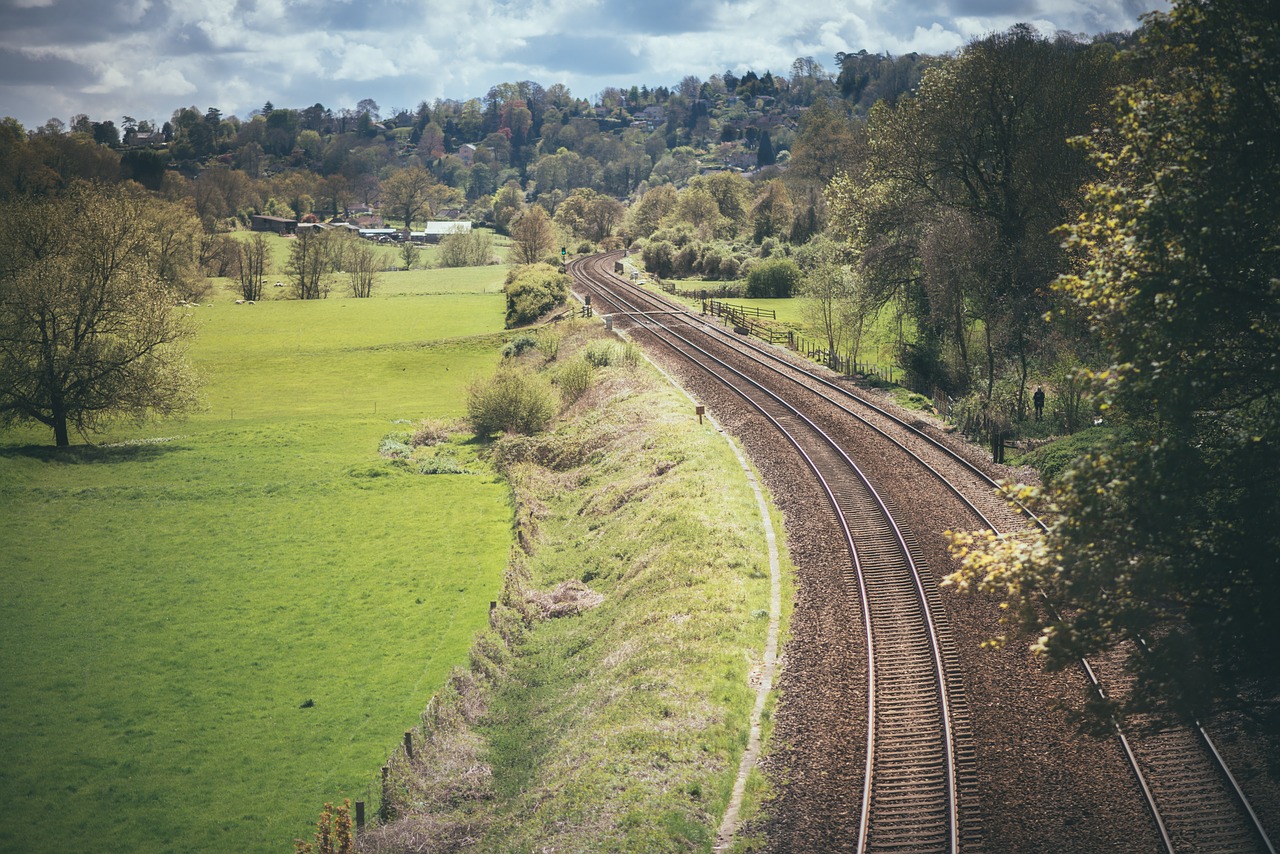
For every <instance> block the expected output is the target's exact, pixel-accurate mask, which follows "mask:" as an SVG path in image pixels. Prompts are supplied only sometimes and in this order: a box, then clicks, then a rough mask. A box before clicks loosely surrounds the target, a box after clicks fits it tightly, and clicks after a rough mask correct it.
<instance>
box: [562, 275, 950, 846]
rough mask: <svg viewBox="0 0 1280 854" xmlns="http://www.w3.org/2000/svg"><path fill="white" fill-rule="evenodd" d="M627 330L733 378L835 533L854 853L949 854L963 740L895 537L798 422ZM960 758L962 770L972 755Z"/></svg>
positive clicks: (648, 326)
mask: <svg viewBox="0 0 1280 854" xmlns="http://www.w3.org/2000/svg"><path fill="white" fill-rule="evenodd" d="M597 263H598V262H597ZM583 266H584V265H583V264H582V263H581V262H579V264H578V266H577V267H575V270H577V271H578V272H579V273H583V274H586V275H592V274H594V275H597V276H598V275H599V271H598V270H596V271H593V273H588V272H587V270H584V269H583ZM588 269H589V268H588ZM597 281H599V280H597ZM596 293H597V294H598V296H599V298H600V299H601V300H602V301H603V302H605V303H607V304H608V305H610V306H611V307H612V308H613V309H615V310H616V311H617V312H620V313H622V312H625V313H632V314H630V315H629V316H631V317H637V318H638V317H639V315H638V314H634V312H640V311H643V309H641V308H640V307H639V306H638V305H637V304H636V303H633V302H631V301H630V300H628V299H627V298H625V297H623V296H621V295H619V294H618V293H615V292H612V291H610V290H608V289H607V288H605V287H598V288H597V290H596ZM639 325H640V326H642V327H643V328H644V330H645V333H646V335H648V336H649V337H650V338H651V339H652V340H653V341H655V342H660V343H661V344H662V345H663V346H666V347H668V348H669V349H670V350H671V351H672V352H673V353H675V354H677V355H678V356H679V357H680V358H682V359H684V360H687V361H688V362H690V363H691V364H694V365H697V366H698V367H699V368H700V369H702V370H704V371H706V372H708V373H709V374H711V375H714V376H719V377H728V376H732V377H733V378H734V381H733V382H732V383H731V388H732V390H733V391H734V393H735V394H737V395H738V396H739V397H740V398H741V399H742V400H743V401H744V402H745V403H747V404H748V405H749V406H750V407H752V408H753V409H754V410H755V411H756V412H758V413H759V415H760V417H762V418H764V419H765V420H766V421H767V422H768V423H769V424H770V425H772V427H773V428H774V429H775V430H777V431H779V432H780V433H781V434H782V435H783V436H785V437H786V439H787V441H788V442H789V443H790V444H791V445H792V447H793V448H794V449H795V451H796V453H797V454H798V455H799V457H800V458H801V459H803V461H804V463H805V464H806V465H807V466H808V467H809V468H810V470H811V471H812V472H813V474H814V476H815V477H816V478H817V480H818V482H819V484H820V485H821V488H822V490H823V492H824V493H825V494H826V495H827V498H828V501H829V504H830V507H831V510H832V511H833V512H834V513H835V515H836V518H837V520H838V523H839V525H840V528H841V530H842V531H843V532H844V535H845V539H846V543H847V546H848V551H849V558H850V561H849V568H848V570H847V573H846V574H847V580H848V582H849V584H850V585H851V586H853V587H854V588H856V590H857V592H858V598H859V600H860V601H861V603H862V607H863V615H862V616H863V625H864V628H865V632H866V638H865V639H866V648H867V658H868V662H867V663H868V674H869V678H868V685H867V693H868V698H869V699H868V715H867V718H868V720H867V727H866V730H867V742H866V748H865V751H866V764H865V777H864V784H863V790H862V800H861V820H860V822H859V826H858V837H859V838H858V846H857V850H858V851H868V852H871V851H913V852H957V851H959V850H960V832H959V828H960V819H959V804H958V800H959V794H958V792H959V790H960V788H961V786H960V784H959V783H958V781H959V780H960V779H961V778H962V777H963V772H962V771H960V770H959V769H958V768H957V750H956V746H957V736H958V735H959V736H960V738H961V743H963V738H964V736H965V733H964V731H963V730H960V731H957V729H956V727H955V724H954V709H953V706H954V700H953V697H952V693H953V690H954V689H955V687H956V685H955V680H954V679H949V677H948V672H947V670H948V651H947V650H946V649H945V647H946V644H945V642H944V640H943V638H942V637H941V636H940V633H939V632H938V630H937V629H936V627H935V623H936V620H937V615H936V613H935V611H936V608H937V604H936V601H931V599H932V597H931V596H930V595H929V591H928V590H927V586H926V582H925V579H924V577H923V575H922V573H921V572H920V570H919V568H918V567H917V566H916V563H915V561H914V560H913V557H912V554H911V550H910V549H909V547H908V545H907V539H906V536H905V535H904V533H903V531H902V530H901V527H900V526H899V525H898V524H897V523H896V522H895V520H894V518H893V515H892V513H891V512H890V510H889V508H888V507H887V506H886V504H885V502H884V501H883V500H882V499H881V497H880V496H879V495H878V494H877V493H876V491H875V489H874V487H873V486H872V485H871V483H870V481H869V480H868V479H867V478H866V476H865V475H864V474H863V473H862V471H861V470H860V469H859V468H858V466H857V465H856V464H855V463H854V462H853V461H852V460H851V459H850V458H849V457H848V455H846V454H845V453H844V451H843V450H842V449H841V448H840V446H839V444H838V443H837V442H836V441H834V440H833V439H832V438H831V437H830V436H828V435H827V434H826V433H825V432H824V431H823V430H822V429H821V428H820V427H819V426H818V425H817V424H815V423H814V422H813V421H812V420H810V419H809V418H807V417H806V416H805V415H804V414H803V413H802V412H800V411H799V410H798V409H796V408H795V407H793V406H792V405H790V404H789V403H787V402H786V401H785V400H783V399H782V398H781V397H780V396H778V395H777V394H775V393H774V392H772V391H770V390H769V389H768V388H767V387H766V386H764V385H763V384H761V383H758V382H756V381H755V380H753V379H751V378H750V377H748V376H747V375H745V374H743V373H741V372H739V371H736V370H735V369H734V368H733V367H732V366H731V365H729V364H728V363H727V362H726V361H724V360H723V359H721V358H719V357H718V356H716V355H715V354H714V353H712V352H711V351H710V350H709V349H706V348H703V347H701V346H699V344H698V343H695V342H694V341H693V340H691V339H690V338H689V337H686V336H685V335H683V334H681V332H680V331H677V330H676V329H674V328H672V326H674V325H676V324H672V325H670V326H669V325H666V324H663V323H662V322H660V321H657V320H654V319H652V318H650V319H649V320H648V321H647V322H641V323H640V324H639ZM951 654H952V655H953V653H951ZM961 717H963V716H961ZM965 753H966V761H968V762H969V763H971V761H972V750H966V751H965ZM966 826H969V827H971V826H972V825H971V823H969V824H967V825H966Z"/></svg>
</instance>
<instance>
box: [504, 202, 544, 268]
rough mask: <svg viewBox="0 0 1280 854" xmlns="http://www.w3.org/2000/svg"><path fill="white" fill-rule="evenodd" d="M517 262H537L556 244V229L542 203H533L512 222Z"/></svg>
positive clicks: (512, 238)
mask: <svg viewBox="0 0 1280 854" xmlns="http://www.w3.org/2000/svg"><path fill="white" fill-rule="evenodd" d="M511 240H512V242H513V245H512V250H513V253H514V255H515V261H516V263H517V264H536V263H538V262H539V261H541V260H542V258H543V256H544V255H545V254H546V253H547V252H548V251H550V250H551V249H552V247H553V246H554V245H555V229H554V228H553V227H552V224H551V217H549V216H547V211H546V209H545V208H543V207H542V205H533V206H531V207H530V208H528V209H527V210H526V211H525V212H524V213H522V214H520V216H519V217H517V218H516V219H515V220H514V221H513V222H512V223H511Z"/></svg>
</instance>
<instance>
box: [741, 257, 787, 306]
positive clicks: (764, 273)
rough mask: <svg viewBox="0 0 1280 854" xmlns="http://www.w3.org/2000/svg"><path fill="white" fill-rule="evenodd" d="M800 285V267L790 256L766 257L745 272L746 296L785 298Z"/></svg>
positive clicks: (754, 297)
mask: <svg viewBox="0 0 1280 854" xmlns="http://www.w3.org/2000/svg"><path fill="white" fill-rule="evenodd" d="M799 286H800V268H799V267H797V266H796V262H795V261H792V260H791V259H790V258H779V257H773V258H767V259H765V260H764V261H761V262H760V263H759V264H756V265H755V266H754V267H752V268H751V272H750V273H748V274H747V296H749V297H752V298H753V299H786V298H787V297H789V296H791V294H792V293H794V292H795V291H796V289H797V288H798V287H799Z"/></svg>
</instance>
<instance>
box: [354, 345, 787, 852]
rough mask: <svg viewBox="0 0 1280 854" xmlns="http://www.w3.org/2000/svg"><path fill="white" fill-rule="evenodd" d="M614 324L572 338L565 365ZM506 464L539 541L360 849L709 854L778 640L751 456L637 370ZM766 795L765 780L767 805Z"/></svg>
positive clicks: (509, 444)
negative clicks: (761, 678)
mask: <svg viewBox="0 0 1280 854" xmlns="http://www.w3.org/2000/svg"><path fill="white" fill-rule="evenodd" d="M595 328H596V327H587V326H584V325H580V324H575V325H573V326H571V327H570V330H569V331H568V332H567V333H566V334H565V338H566V340H565V341H563V342H562V346H561V347H560V349H559V353H558V357H557V358H558V359H559V360H565V359H568V358H573V355H574V353H575V352H577V351H578V350H579V349H582V348H586V347H588V346H591V345H590V343H589V340H588V339H590V338H592V337H594V336H595V335H596V334H598V333H595V332H593V331H592V330H593V329H595ZM597 346H598V345H597ZM617 346H619V347H620V345H617ZM520 358H522V359H525V360H528V361H530V362H537V361H539V360H542V359H543V358H544V357H543V356H542V355H541V354H540V353H539V352H538V351H530V352H529V353H528V354H527V355H526V356H523V357H520ZM491 453H492V456H493V459H494V461H495V462H496V464H497V465H498V466H499V467H500V468H501V469H502V470H503V471H504V472H505V473H506V475H507V477H508V479H509V480H510V482H511V484H512V486H513V489H514V492H515V495H516V501H517V523H518V537H517V539H518V541H519V543H520V546H519V547H518V548H517V549H515V550H514V551H513V553H512V556H511V561H510V564H509V566H508V569H507V578H506V583H505V585H504V591H503V595H502V600H501V602H500V604H499V605H498V607H497V608H496V609H495V610H494V611H493V612H491V614H490V628H489V630H488V631H486V632H485V633H483V634H482V635H481V636H480V638H479V639H478V640H477V642H476V643H475V645H474V646H473V647H472V653H471V667H470V668H468V669H466V670H459V671H456V672H455V673H454V675H453V677H452V678H451V680H450V683H449V685H448V686H447V687H446V688H445V690H443V691H442V692H441V693H440V694H439V695H437V697H436V698H435V699H433V701H432V703H431V704H430V705H429V707H428V709H427V711H426V713H425V714H424V715H423V721H422V724H421V725H420V727H419V728H418V729H417V730H416V731H415V733H414V736H413V739H412V753H411V754H410V753H409V752H406V751H405V750H403V749H402V750H400V751H397V753H396V755H395V756H393V757H392V759H391V761H390V762H389V770H390V776H389V779H390V783H389V789H390V791H389V797H388V799H387V803H388V805H389V807H390V811H391V813H392V820H390V821H388V822H387V823H386V824H384V825H382V826H380V827H378V828H375V829H373V830H371V831H370V832H368V833H366V834H365V835H364V836H363V837H362V839H361V847H362V849H363V850H365V851H383V850H388V851H389V850H404V849H405V847H406V846H409V847H412V846H426V847H425V848H424V849H423V850H445V849H447V848H449V847H450V846H453V845H458V844H464V843H466V841H467V840H470V841H471V844H477V845H478V846H479V847H480V848H481V849H482V850H486V851H528V850H538V849H540V848H541V849H546V850H550V849H554V850H557V851H601V850H617V851H688V850H710V848H711V845H712V844H713V842H714V836H715V831H716V828H717V825H718V822H719V817H720V815H721V813H722V812H723V810H724V807H725V805H726V803H727V801H728V798H729V794H730V792H731V789H732V786H733V782H734V778H735V775H736V772H737V765H738V759H739V757H740V756H741V754H742V751H743V749H744V747H745V745H746V740H747V734H748V723H749V717H750V712H751V706H752V703H753V699H754V695H753V689H752V687H751V682H752V674H753V672H754V671H755V669H756V668H758V667H759V665H760V662H761V658H762V655H763V650H764V642H765V635H766V632H767V628H768V607H769V570H768V556H767V551H766V546H765V542H764V537H763V533H762V531H761V530H760V520H759V514H758V511H757V508H756V506H755V499H754V496H753V494H752V492H751V490H750V488H749V486H748V485H747V484H746V482H745V480H744V478H743V477H742V472H741V468H740V466H739V465H738V463H737V460H736V459H735V458H734V456H733V453H732V450H731V449H730V448H729V447H728V446H727V445H726V444H725V442H724V440H723V439H722V438H721V437H720V436H719V435H718V434H717V433H716V432H715V430H714V429H713V428H712V427H711V426H710V424H702V425H700V424H699V423H698V421H697V419H696V418H694V417H693V415H692V412H691V406H690V405H689V402H688V400H687V399H686V398H684V397H682V396H681V395H679V394H678V393H677V392H675V391H674V390H673V389H671V388H670V387H669V386H667V385H666V384H665V382H664V381H662V380H661V378H660V377H659V376H658V375H657V374H656V373H655V372H653V371H651V370H650V369H648V368H647V367H645V366H643V363H641V365H640V366H628V365H627V364H626V360H624V359H620V360H618V362H617V363H616V364H614V363H610V364H608V365H605V366H602V367H598V368H596V370H595V375H594V378H593V382H592V383H591V386H590V388H589V389H588V390H587V391H586V392H585V393H584V394H583V395H582V396H581V397H580V398H578V400H577V402H576V403H574V404H572V405H571V406H570V407H569V409H568V410H567V412H566V413H565V414H564V416H563V417H562V419H561V420H560V422H559V423H558V426H556V427H555V428H554V430H553V431H551V432H548V433H543V434H540V435H537V436H534V437H524V438H517V437H508V438H504V439H501V440H499V441H497V442H495V443H494V445H493V446H492V450H491ZM775 522H776V524H777V525H778V526H779V528H780V527H781V520H780V517H779V518H778V519H776V520H775ZM788 594H789V590H784V597H783V598H784V601H787V600H789V595H788ZM784 617H785V614H784ZM760 796H761V783H760V779H759V777H758V775H757V776H756V777H755V778H753V780H752V784H751V786H750V787H749V798H748V809H750V808H751V806H752V805H753V804H754V803H757V802H758V800H759V798H760ZM415 850H416V849H415Z"/></svg>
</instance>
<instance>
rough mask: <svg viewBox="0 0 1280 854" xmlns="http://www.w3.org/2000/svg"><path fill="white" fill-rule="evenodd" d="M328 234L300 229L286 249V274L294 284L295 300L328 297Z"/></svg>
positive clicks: (330, 263) (331, 267)
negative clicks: (287, 254)
mask: <svg viewBox="0 0 1280 854" xmlns="http://www.w3.org/2000/svg"><path fill="white" fill-rule="evenodd" d="M328 242H329V238H328V235H327V234H325V233H323V232H320V233H317V232H316V230H315V229H314V228H308V229H302V230H299V232H298V236H297V237H296V238H295V239H294V240H293V242H292V244H290V246H289V260H288V262H287V263H286V265H285V268H284V269H285V273H286V274H287V275H288V276H289V277H290V279H292V281H293V295H294V296H295V297H297V298H298V299H321V298H322V297H327V296H328V295H329V286H328V283H327V282H326V276H327V275H328V274H329V272H330V271H331V270H332V269H333V259H332V256H331V254H330V252H329V245H328Z"/></svg>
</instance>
